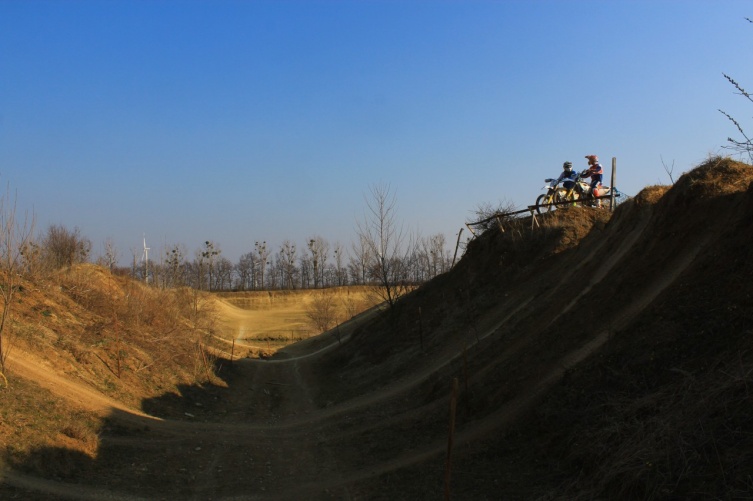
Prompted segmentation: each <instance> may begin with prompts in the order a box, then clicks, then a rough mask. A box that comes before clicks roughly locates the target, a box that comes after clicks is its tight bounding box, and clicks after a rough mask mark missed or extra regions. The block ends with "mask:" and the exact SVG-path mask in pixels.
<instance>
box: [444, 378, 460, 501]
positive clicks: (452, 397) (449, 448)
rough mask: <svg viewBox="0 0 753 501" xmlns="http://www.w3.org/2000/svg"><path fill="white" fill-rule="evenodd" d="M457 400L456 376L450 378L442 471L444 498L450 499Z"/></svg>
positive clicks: (446, 500)
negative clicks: (448, 427)
mask: <svg viewBox="0 0 753 501" xmlns="http://www.w3.org/2000/svg"><path fill="white" fill-rule="evenodd" d="M457 402H458V378H454V379H453V380H452V392H451V393H450V429H449V431H448V433H447V462H446V464H445V472H444V498H445V501H449V499H450V473H451V471H452V444H453V443H454V442H455V411H456V409H457Z"/></svg>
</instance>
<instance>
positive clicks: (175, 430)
mask: <svg viewBox="0 0 753 501" xmlns="http://www.w3.org/2000/svg"><path fill="white" fill-rule="evenodd" d="M642 230H643V226H639V227H637V228H636V229H635V230H634V232H633V233H632V234H631V235H629V238H628V239H627V242H628V243H629V245H626V246H625V247H624V248H623V249H622V250H621V252H620V253H619V254H618V255H616V256H614V257H613V258H612V259H609V260H607V261H606V262H604V263H602V264H601V266H600V267H599V268H598V269H597V271H596V274H595V275H594V277H595V279H594V280H592V281H591V282H590V283H589V284H588V286H587V287H586V289H585V290H584V291H582V293H581V296H582V295H583V294H585V293H587V292H588V290H590V288H591V287H592V286H594V284H595V283H597V282H598V281H599V279H601V278H603V277H605V276H607V275H608V274H609V272H610V270H611V269H612V268H613V267H614V266H615V265H616V263H617V262H618V261H619V260H620V259H621V258H622V257H623V256H624V255H625V254H626V253H627V252H628V251H629V250H630V249H631V248H632V247H633V245H634V244H635V243H636V242H637V241H638V237H639V235H640V233H641V231H642ZM706 243H707V242H706V241H700V242H698V243H697V245H696V246H694V247H693V248H690V249H688V250H687V251H686V252H685V253H683V254H681V255H678V256H676V257H675V258H674V259H673V260H672V263H671V266H668V267H666V268H665V270H664V271H663V273H662V274H661V275H657V276H655V277H653V279H652V280H650V281H648V282H646V283H645V284H643V286H642V287H641V289H640V290H636V291H635V292H636V294H635V295H634V296H633V298H634V299H633V300H632V301H630V302H629V303H627V304H625V305H624V306H622V307H621V308H620V309H619V311H617V312H616V313H615V315H614V317H613V318H612V319H611V323H610V327H611V328H613V329H618V328H620V327H621V326H624V325H627V323H628V322H629V321H630V319H631V318H633V317H634V316H635V315H637V314H639V313H640V312H641V311H642V310H643V309H644V308H645V307H646V306H647V305H649V304H650V303H651V301H652V300H653V299H654V298H656V297H657V296H658V295H659V294H660V293H661V292H662V291H664V290H665V289H666V288H667V287H668V286H669V285H670V284H672V282H673V281H675V280H676V279H677V277H678V276H679V275H680V274H681V273H682V272H683V271H684V270H685V269H686V268H687V267H688V266H689V265H690V264H691V263H692V262H693V260H694V259H695V257H696V255H697V253H698V252H699V251H700V250H701V249H702V248H703V246H704V245H705V244H706ZM519 293H520V294H521V295H522V296H521V299H520V300H519V301H517V302H516V303H515V306H512V307H510V308H509V309H508V310H495V311H490V312H488V313H487V314H486V315H484V316H483V317H482V318H480V319H479V323H478V327H479V332H478V337H479V339H480V340H484V339H486V338H489V337H493V336H495V335H496V334H497V333H498V331H499V329H500V328H502V327H503V326H504V325H505V324H506V323H507V322H508V321H509V320H510V318H511V317H514V316H515V315H518V314H519V313H520V312H521V311H522V310H524V309H525V308H526V307H527V306H528V305H529V303H531V301H532V300H533V296H526V294H529V293H530V291H526V290H525V289H522V290H521V291H520V292H519ZM572 304H573V303H570V304H568V305H565V307H564V310H563V311H562V312H560V314H562V313H564V311H567V310H568V309H569V308H571V305H572ZM241 321H242V319H241V318H240V317H239V312H238V311H234V312H233V322H241ZM345 332H346V335H348V334H349V332H350V331H349V330H347V329H346V330H345ZM608 339H609V332H607V331H600V332H597V333H594V336H592V337H591V338H590V339H588V340H586V341H585V342H584V343H583V344H582V345H581V346H574V347H572V349H570V350H569V351H567V352H564V353H562V354H561V355H560V356H559V358H558V360H557V361H556V362H555V363H553V364H551V365H550V366H549V367H548V369H547V370H545V371H544V372H542V373H541V374H539V376H538V379H537V380H536V381H533V382H532V384H531V385H530V386H529V387H528V390H529V391H526V392H525V393H523V394H519V395H516V396H514V397H513V398H511V399H510V400H509V401H508V402H507V403H506V405H504V406H503V407H500V408H499V410H497V411H496V412H492V413H491V414H489V415H487V416H485V417H483V418H481V419H478V420H476V421H474V422H473V423H472V425H469V426H466V427H465V428H464V429H461V430H459V432H458V436H457V439H456V445H457V446H462V445H463V444H465V443H469V442H472V441H476V440H479V439H481V438H483V437H484V436H486V435H487V434H488V433H490V432H492V431H494V430H500V429H504V428H506V427H508V426H510V425H511V424H513V423H514V422H515V421H516V420H517V419H519V417H520V416H521V415H522V414H523V413H524V412H525V411H526V410H528V409H529V408H530V407H531V406H532V405H535V403H536V401H537V400H538V399H539V398H540V397H541V396H542V395H543V394H544V393H545V392H546V390H548V389H549V388H550V387H551V386H552V385H554V384H556V382H557V381H558V380H559V379H560V378H561V377H562V375H563V374H564V372H565V371H566V370H567V368H569V367H571V366H572V365H574V364H577V363H579V362H580V361H582V360H583V359H585V358H586V357H587V356H588V355H590V354H591V353H593V352H594V351H596V350H598V349H599V348H601V347H602V346H603V344H604V343H605V342H606V341H607V340H608ZM524 343H525V341H520V344H515V343H513V344H511V345H510V346H509V347H508V349H507V351H506V352H505V355H504V356H505V357H514V356H515V354H516V351H517V349H518V348H520V347H522V346H524ZM302 345H303V347H301V346H298V347H296V348H293V349H291V350H290V351H289V352H288V353H287V354H286V356H287V358H282V357H281V358H276V359H273V360H267V361H264V360H240V361H236V362H235V363H234V364H233V366H232V368H231V369H229V370H230V371H231V372H230V374H228V387H229V388H228V389H227V391H224V392H222V393H212V392H209V391H207V392H206V393H199V394H197V395H192V396H190V397H189V396H184V398H183V399H182V405H185V406H186V407H185V410H184V412H183V415H184V416H185V417H186V419H179V420H176V419H160V418H157V417H154V416H150V415H148V414H146V413H144V412H142V411H140V410H137V409H131V408H127V407H126V406H124V405H122V404H120V403H119V402H117V401H114V400H112V399H110V398H108V397H106V396H104V395H101V394H100V393H98V392H97V391H96V390H94V389H92V388H91V387H89V386H88V385H87V384H86V383H85V382H84V381H83V380H81V381H78V380H75V379H72V378H71V377H68V376H63V375H60V374H56V373H55V372H54V370H53V368H51V367H47V366H45V365H44V364H43V363H41V362H40V361H38V360H36V359H34V358H33V357H32V356H31V355H30V354H28V353H23V352H15V353H12V355H11V358H10V359H9V364H8V368H9V371H10V372H11V373H13V374H15V375H18V376H21V377H24V378H28V379H32V380H34V381H36V382H37V383H39V384H40V385H41V386H43V387H45V388H47V389H49V390H50V391H51V392H52V393H54V394H55V395H58V396H61V397H63V398H66V399H68V400H69V401H71V402H72V403H74V404H75V405H76V406H78V407H80V408H82V409H86V410H89V411H93V412H96V413H98V414H99V415H101V416H103V419H105V420H106V421H108V422H111V423H116V424H118V425H120V427H119V428H118V429H117V433H113V432H106V433H104V434H103V436H102V437H101V443H100V450H99V453H98V455H97V458H96V460H93V461H92V462H91V463H90V464H84V465H82V468H81V475H80V476H79V477H78V478H77V480H78V481H79V482H81V483H80V484H74V483H66V482H62V481H53V480H48V479H42V478H37V477H32V476H29V475H25V474H23V473H20V472H16V471H10V470H8V469H7V468H0V477H2V482H3V483H5V484H8V485H13V486H15V487H17V488H19V489H23V490H25V491H28V492H36V493H41V494H39V495H40V497H39V498H38V499H44V498H48V499H54V498H55V497H58V498H61V499H84V500H89V499H114V500H124V501H131V500H140V499H191V500H232V499H249V500H253V499H265V500H276V499H280V500H287V499H303V498H306V499H309V500H312V501H313V500H318V499H338V500H342V499H345V500H347V499H363V493H362V492H360V491H358V490H357V488H356V486H357V485H358V484H359V483H360V482H364V481H370V480H373V479H375V478H377V477H379V476H380V475H382V474H384V473H388V472H393V471H395V470H398V469H400V468H406V467H411V466H414V465H418V464H421V463H425V462H431V463H432V464H435V465H439V466H440V467H441V464H442V461H443V456H444V454H445V453H446V447H447V444H446V441H445V438H444V437H443V436H441V435H440V436H435V437H433V438H431V439H428V440H425V441H422V442H421V443H420V444H419V445H418V446H417V447H414V448H412V449H410V450H407V449H404V448H403V447H400V445H399V444H398V445H396V446H395V447H394V448H393V449H391V450H388V452H387V453H384V454H382V455H381V456H379V457H378V458H368V457H364V455H365V452H364V449H363V447H362V446H363V443H362V441H363V440H364V439H363V437H369V436H370V438H368V439H367V440H370V441H371V442H370V444H369V445H370V446H372V447H373V446H375V445H378V444H377V442H378V441H379V440H381V439H382V435H381V434H380V433H381V431H380V428H378V426H383V427H387V426H389V427H395V428H398V429H399V428H400V426H401V424H400V420H401V419H406V417H407V416H408V415H413V416H417V415H418V414H420V413H433V414H437V413H440V414H443V413H445V412H446V409H445V408H444V406H439V402H435V403H429V404H426V405H424V406H420V405H415V404H412V403H410V402H408V400H409V399H410V395H411V391H412V390H413V389H415V388H416V387H418V386H419V385H421V384H422V383H423V382H424V381H425V380H427V378H429V377H430V376H431V374H432V373H434V372H435V371H438V370H440V369H442V368H443V367H445V366H448V365H450V364H454V363H457V362H458V358H459V357H460V356H461V350H460V349H458V347H457V346H455V345H452V344H449V345H448V348H447V349H446V350H444V351H443V352H442V353H441V354H440V355H438V356H436V357H435V358H433V359H432V360H430V361H429V362H427V363H426V364H424V366H423V367H422V368H421V369H420V370H417V371H414V372H413V373H411V374H410V375H409V376H407V377H404V378H403V379H401V380H399V381H397V382H395V383H394V384H392V385H390V386H387V387H385V388H382V389H381V390H379V391H375V392H369V393H366V394H363V395H360V396H357V397H355V398H351V399H349V400H341V401H338V402H336V403H335V404H334V405H332V406H330V407H324V408H321V407H319V406H317V405H316V403H315V396H316V393H317V391H318V388H319V385H320V384H321V380H320V379H319V372H318V371H319V368H318V366H317V362H318V359H319V358H320V357H321V356H322V355H323V354H325V353H328V352H329V351H330V350H336V349H337V347H338V342H337V341H336V340H335V339H334V338H328V339H327V338H319V339H316V340H312V341H311V342H310V343H303V344H302ZM217 391H219V390H217ZM399 401H405V403H402V404H399V405H403V406H404V408H405V413H404V414H403V415H399V416H395V417H394V418H393V419H387V420H382V421H380V420H379V419H376V418H374V417H373V416H375V415H378V413H379V410H380V408H381V407H383V406H385V405H387V404H389V403H394V402H399ZM157 407H158V406H157ZM440 407H442V408H440ZM145 408H146V407H145ZM367 417H368V419H364V418H367ZM348 420H351V421H353V420H355V421H356V422H355V423H353V422H349V424H348V426H345V425H344V423H345V422H346V421H348ZM375 423H378V424H375ZM123 425H125V426H123ZM353 458H359V459H360V460H359V461H357V462H356V463H353V462H352V459H353Z"/></svg>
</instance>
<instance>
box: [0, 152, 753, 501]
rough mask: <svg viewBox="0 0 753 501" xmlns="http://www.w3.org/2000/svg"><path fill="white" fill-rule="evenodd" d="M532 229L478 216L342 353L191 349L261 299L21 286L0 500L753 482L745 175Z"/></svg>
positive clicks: (499, 495) (734, 486)
mask: <svg viewBox="0 0 753 501" xmlns="http://www.w3.org/2000/svg"><path fill="white" fill-rule="evenodd" d="M539 222H540V227H537V228H534V229H531V221H530V220H527V219H521V220H517V221H509V222H508V223H509V226H507V227H506V231H505V232H504V233H502V232H500V231H499V230H498V229H497V228H496V227H490V228H489V229H488V230H487V231H486V232H485V233H483V234H482V235H480V236H479V237H478V238H476V239H475V240H473V241H472V242H471V243H470V244H469V245H468V248H467V251H466V254H465V255H464V256H463V258H462V260H461V261H460V262H459V263H458V264H457V265H456V266H455V267H454V268H453V269H452V270H450V271H449V272H448V273H445V274H442V275H439V276H437V277H435V278H434V279H432V280H431V281H430V282H428V283H427V284H425V285H424V286H422V287H420V288H418V289H417V290H414V291H412V292H411V293H409V294H407V295H405V296H404V297H402V298H401V299H400V300H399V301H397V302H396V303H395V305H394V307H393V308H390V309H387V310H385V311H377V310H372V311H371V312H370V313H369V314H364V315H360V316H359V315H356V316H355V317H354V318H352V319H351V320H350V321H348V322H345V323H343V324H342V325H341V329H342V337H341V339H340V340H341V341H342V343H339V342H338V341H337V340H336V339H334V338H333V337H332V336H329V335H324V336H315V337H311V338H309V339H306V340H303V341H301V342H298V343H295V344H293V345H290V346H288V347H286V348H285V349H283V350H282V351H280V352H278V353H277V354H276V355H275V356H274V357H272V359H271V360H267V361H259V360H243V361H240V362H239V361H236V362H235V363H234V364H233V365H230V362H231V361H230V360H228V359H226V358H222V356H220V358H218V359H217V360H215V362H216V363H214V364H211V363H210V364H207V363H206V362H204V359H203V356H198V355H197V353H199V352H200V353H204V354H206V353H207V352H211V351H210V350H200V349H198V348H201V345H200V344H199V343H202V344H205V345H206V344H209V343H212V342H213V341H212V339H214V342H216V343H217V344H216V346H215V348H216V350H218V351H215V352H213V353H219V354H222V353H227V341H228V340H229V338H227V337H223V336H227V335H228V333H230V332H233V333H237V330H236V331H233V330H232V329H229V330H228V325H231V326H235V327H237V326H238V325H240V324H239V323H238V322H240V320H237V318H236V320H233V319H232V318H234V317H233V315H235V314H236V313H237V312H236V311H235V310H234V309H233V308H235V309H236V310H239V308H238V307H239V306H241V304H242V303H243V302H245V306H244V307H250V306H251V305H252V304H256V305H259V307H260V308H262V307H266V306H262V305H267V306H268V305H269V304H271V303H272V302H274V301H277V298H272V296H270V295H267V296H266V298H264V299H262V297H263V296H261V297H258V296H254V297H252V296H247V297H245V296H243V295H239V296H237V297H235V298H230V297H228V298H224V299H225V300H232V301H234V302H236V305H235V306H233V305H230V304H229V303H228V302H227V301H225V300H223V302H221V303H217V302H214V303H213V302H212V301H209V300H207V296H205V295H198V294H196V293H192V292H190V291H184V292H182V294H184V295H183V296H181V293H179V292H178V291H156V290H153V289H150V288H146V287H143V286H142V285H140V284H137V283H133V282H130V281H128V280H124V279H118V278H115V277H112V276H110V275H109V274H108V273H107V272H105V271H103V270H102V269H100V268H96V267H92V266H78V267H73V268H71V269H70V270H68V271H65V272H61V274H60V275H59V277H58V278H57V280H56V281H55V282H52V281H50V282H45V283H32V282H24V283H22V284H21V288H20V289H19V291H18V295H17V296H16V297H17V300H18V304H16V305H15V307H17V309H16V310H15V311H17V312H18V314H17V315H16V316H15V317H14V321H13V326H14V327H13V328H14V336H15V339H16V341H15V342H14V353H15V355H14V353H12V354H11V356H10V358H9V371H8V375H9V378H8V379H9V384H8V386H7V387H3V388H2V390H0V397H1V398H3V406H2V407H1V408H0V417H1V418H2V421H1V422H0V438H1V439H2V440H3V441H4V443H5V444H6V446H5V451H4V455H3V461H4V462H5V464H6V465H10V467H12V468H11V469H7V470H5V471H4V472H3V476H4V477H3V478H4V480H3V482H2V485H0V497H2V496H5V497H8V498H12V497H13V496H16V497H19V498H24V499H55V498H56V497H57V498H60V499H69V498H71V499H97V498H98V496H100V497H101V496H104V495H105V494H107V495H108V496H114V497H121V498H124V499H130V498H145V497H146V498H194V499H256V498H263V499H301V498H308V499H438V498H440V497H441V496H442V494H443V492H444V488H445V480H446V479H448V480H449V483H448V486H449V491H450V495H451V497H452V498H453V499H474V500H475V499H542V500H548V499H568V500H569V499H745V498H750V497H751V496H753V482H752V481H751V476H750V472H751V471H753V460H751V458H752V457H753V456H751V453H750V452H751V450H753V441H751V435H750V429H751V416H753V398H751V394H750V388H751V386H752V385H753V378H752V377H751V374H752V373H753V351H752V350H751V349H750V339H751V334H752V333H753V331H751V329H753V282H751V280H750V277H751V276H753V264H752V263H753V262H752V261H751V259H750V250H749V249H750V246H751V243H752V242H753V167H751V166H749V165H745V164H741V163H738V162H734V161H731V160H729V159H719V158H714V159H710V160H709V161H708V162H706V163H704V164H703V165H701V166H699V167H698V168H696V169H694V170H693V171H691V172H689V173H687V174H685V175H683V176H682V177H680V178H679V179H678V181H677V183H675V184H674V185H673V186H671V187H649V188H647V189H645V190H644V191H642V192H641V193H639V194H638V195H637V196H636V197H635V198H633V199H632V200H630V201H629V202H627V203H624V204H622V205H620V206H619V207H618V208H617V210H616V212H615V213H614V214H613V215H612V214H610V213H609V212H607V211H601V210H595V209H588V208H567V209H563V210H556V211H554V212H552V213H549V214H546V215H544V216H541V217H540V218H539ZM312 292H316V291H312ZM321 294H325V293H321ZM290 297H292V296H280V301H281V302H284V301H287V300H289V299H290ZM186 299H189V300H186ZM311 299H312V298H310V299H309V301H310V302H311ZM293 302H295V301H293ZM209 304H215V305H217V306H215V310H214V311H215V314H216V315H218V316H219V317H220V318H219V319H218V321H216V322H214V323H212V322H211V321H210V320H211V319H212V317H213V315H212V314H210V313H209V312H210V311H211V310H210V309H207V308H206V307H207V306H208V305H209ZM186 305H187V306H186ZM291 308H292V306H291ZM303 310H304V309H303V308H300V307H299V311H303ZM247 311H251V310H250V309H249V310H247ZM233 312H235V313H233ZM200 313H204V314H200ZM192 314H193V315H194V316H191V315H192ZM304 315H305V314H304ZM283 317H284V314H283ZM238 318H239V317H238ZM228 319H230V320H228ZM233 322H235V323H233ZM210 331H213V332H214V333H215V336H214V337H212V338H210V337H204V336H205V334H206V333H207V332H210ZM230 338H231V339H235V337H233V336H230ZM197 346H198V348H197ZM223 350H224V351H223ZM30 354H34V357H31V356H30ZM14 364H15V365H14ZM118 364H120V365H119V366H120V377H118V376H117V375H116V373H117V372H118ZM208 365H212V366H213V367H214V368H215V369H218V368H219V370H217V371H216V372H214V373H212V372H209V373H204V372H203V369H205V368H206V367H207V366H208ZM14 366H15V369H14ZM220 366H221V368H220ZM35 368H36V369H35ZM40 368H44V370H42V369H40ZM32 376H33V377H32ZM53 376H54V377H55V378H57V379H54V378H53ZM456 379H457V381H458V383H459V384H458V394H457V406H456V411H457V415H456V416H454V421H453V422H454V424H455V429H456V435H455V437H454V441H453V449H452V451H450V452H451V458H452V461H451V463H450V464H451V468H446V464H447V463H446V460H447V457H448V447H447V444H448V436H447V430H448V423H449V418H450V417H449V416H448V408H449V403H450V396H449V393H450V389H451V388H452V385H453V381H454V380H456ZM35 381H36V382H35ZM50 382H54V384H50ZM37 383H38V384H39V386H37ZM73 392H76V393H73ZM95 393H96V394H99V395H104V396H107V397H110V398H111V400H108V401H107V403H100V405H99V406H97V405H86V402H88V401H89V399H92V398H93V395H94V394H95ZM71 394H75V395H78V396H79V398H78V400H76V399H72V398H71V397H70V395H71ZM29 409H36V410H38V412H34V413H32V412H29ZM138 409H143V411H139V410H138ZM71 411H73V412H75V417H68V414H69V413H70V412H71ZM144 411H146V412H148V414H149V415H151V416H160V417H161V418H162V419H160V420H158V419H153V418H152V417H150V416H147V415H144ZM446 472H448V473H449V475H448V476H447V477H446V476H445V473H446ZM35 496H36V497H35Z"/></svg>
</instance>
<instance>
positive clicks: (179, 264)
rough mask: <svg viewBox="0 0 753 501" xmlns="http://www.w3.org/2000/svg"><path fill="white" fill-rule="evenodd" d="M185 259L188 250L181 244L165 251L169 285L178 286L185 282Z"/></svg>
mask: <svg viewBox="0 0 753 501" xmlns="http://www.w3.org/2000/svg"><path fill="white" fill-rule="evenodd" d="M185 260H186V251H185V249H184V247H183V246H181V245H178V244H176V245H173V246H172V247H171V248H170V249H168V250H166V251H165V266H166V268H167V270H166V272H167V273H166V275H167V277H166V282H167V285H168V287H178V286H181V285H184V284H185V277H184V268H185Z"/></svg>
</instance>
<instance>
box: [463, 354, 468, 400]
mask: <svg viewBox="0 0 753 501" xmlns="http://www.w3.org/2000/svg"><path fill="white" fill-rule="evenodd" d="M463 388H464V391H463V398H464V399H465V410H466V411H468V410H469V409H468V405H469V403H468V398H469V396H468V395H469V393H468V345H467V344H464V345H463Z"/></svg>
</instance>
